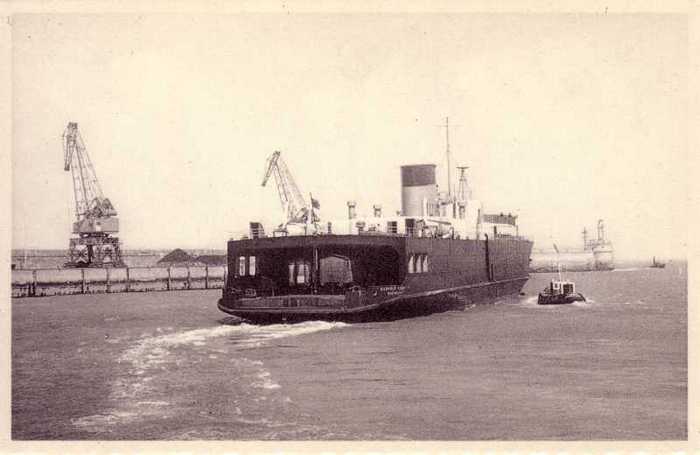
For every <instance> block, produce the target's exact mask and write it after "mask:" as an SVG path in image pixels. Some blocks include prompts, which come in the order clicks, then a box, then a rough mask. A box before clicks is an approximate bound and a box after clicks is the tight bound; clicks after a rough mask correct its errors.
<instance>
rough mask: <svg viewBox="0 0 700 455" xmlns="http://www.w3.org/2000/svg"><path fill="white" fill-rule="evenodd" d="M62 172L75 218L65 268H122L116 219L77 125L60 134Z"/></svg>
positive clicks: (71, 125) (117, 220) (68, 127)
mask: <svg viewBox="0 0 700 455" xmlns="http://www.w3.org/2000/svg"><path fill="white" fill-rule="evenodd" d="M63 152H64V158H65V160H64V166H63V170H65V171H70V172H71V174H72V177H73V194H74V196H75V218H76V221H75V222H74V223H73V231H72V234H73V236H72V237H71V238H70V240H69V248H68V262H67V263H66V264H65V265H66V267H123V266H124V263H123V261H122V257H121V251H120V249H119V238H117V237H114V236H113V234H116V233H118V232H119V219H118V218H117V211H116V210H115V209H114V206H113V205H112V203H111V202H110V201H109V199H107V198H106V197H104V195H103V194H102V188H100V183H99V182H98V180H97V174H95V169H94V168H93V166H92V162H91V161H90V157H89V156H88V153H87V149H86V148H85V144H84V143H83V138H82V137H81V136H80V132H79V131H78V124H77V123H75V122H70V123H68V126H67V127H66V130H65V132H64V133H63Z"/></svg>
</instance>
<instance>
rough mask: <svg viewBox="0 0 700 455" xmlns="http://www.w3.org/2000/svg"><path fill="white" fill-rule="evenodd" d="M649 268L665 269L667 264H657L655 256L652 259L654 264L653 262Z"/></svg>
mask: <svg viewBox="0 0 700 455" xmlns="http://www.w3.org/2000/svg"><path fill="white" fill-rule="evenodd" d="M649 267H651V268H652V269H663V268H664V267H666V263H665V262H657V261H656V256H654V257H653V258H652V262H651V265H650V266H649Z"/></svg>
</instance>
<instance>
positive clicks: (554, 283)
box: [537, 245, 586, 305]
mask: <svg viewBox="0 0 700 455" xmlns="http://www.w3.org/2000/svg"><path fill="white" fill-rule="evenodd" d="M554 250H555V251H556V252H557V256H558V255H559V248H557V246H556V245H554ZM557 273H558V274H559V279H558V280H551V281H550V282H549V286H547V287H546V288H544V290H542V292H540V294H539V295H538V296H537V303H538V304H539V305H565V304H567V303H574V302H585V301H586V298H585V297H584V296H583V294H581V293H580V292H576V285H575V284H574V282H573V281H569V280H562V278H561V264H560V263H559V261H558V260H557Z"/></svg>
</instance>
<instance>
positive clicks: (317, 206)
mask: <svg viewBox="0 0 700 455" xmlns="http://www.w3.org/2000/svg"><path fill="white" fill-rule="evenodd" d="M309 196H311V193H309ZM311 207H313V208H315V209H320V208H321V203H320V202H318V200H317V199H314V197H313V196H311Z"/></svg>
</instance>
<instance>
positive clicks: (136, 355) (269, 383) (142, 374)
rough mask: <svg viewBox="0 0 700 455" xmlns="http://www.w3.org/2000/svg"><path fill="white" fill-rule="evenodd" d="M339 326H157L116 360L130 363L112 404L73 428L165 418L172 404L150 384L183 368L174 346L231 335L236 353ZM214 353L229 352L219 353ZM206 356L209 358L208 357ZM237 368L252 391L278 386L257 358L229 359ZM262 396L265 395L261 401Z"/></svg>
mask: <svg viewBox="0 0 700 455" xmlns="http://www.w3.org/2000/svg"><path fill="white" fill-rule="evenodd" d="M345 325H346V324H344V323H340V322H337V323H331V322H324V321H310V322H305V323H301V324H276V325H268V326H256V325H251V324H240V325H235V326H233V325H220V326H215V327H207V328H203V329H194V330H186V331H181V332H174V333H163V329H161V328H158V329H157V333H158V335H156V336H142V337H141V339H140V340H139V341H138V342H137V343H136V344H135V345H134V346H133V347H131V348H129V349H127V350H126V351H124V352H123V353H122V355H121V356H120V357H119V358H118V359H117V362H119V363H126V364H129V368H128V370H127V371H125V375H124V376H122V377H120V378H117V379H115V380H114V381H113V383H112V387H111V388H112V390H111V393H110V399H111V401H113V402H114V403H115V404H116V406H115V408H114V409H112V410H111V411H110V412H106V413H102V414H95V415H90V416H85V417H81V418H78V419H74V420H73V425H75V426H76V427H79V428H81V429H83V430H86V431H91V432H104V431H110V427H113V426H115V425H123V424H127V423H131V422H133V421H134V420H137V419H142V418H144V417H148V416H163V417H165V416H167V415H168V412H173V411H169V408H172V406H171V403H169V402H168V401H164V400H163V399H161V398H163V397H162V396H161V395H162V391H159V390H158V388H157V384H154V381H153V378H154V376H153V375H154V374H155V375H158V374H159V373H161V374H162V372H163V371H166V370H167V367H166V365H172V364H175V366H178V367H179V366H182V365H183V364H186V359H183V358H181V356H178V355H177V351H174V350H173V349H174V348H178V347H187V346H191V347H202V346H206V345H207V342H208V341H210V340H211V339H214V338H219V337H225V336H227V337H230V338H231V339H232V341H234V347H235V348H237V349H238V350H240V349H249V348H254V347H257V346H261V345H262V344H264V343H265V342H267V341H270V340H275V339H279V338H284V337H293V336H299V335H305V334H310V333H314V332H321V331H326V330H332V329H335V328H339V327H343V326H345ZM215 352H218V353H222V354H223V353H228V352H227V351H222V350H220V349H218V350H215ZM209 357H210V358H211V356H209ZM230 360H231V361H232V362H234V363H235V364H236V365H237V366H238V367H240V368H243V369H244V370H253V372H252V374H253V381H252V383H251V384H250V386H251V387H252V388H256V389H263V390H268V391H271V390H275V389H279V388H280V387H281V386H280V385H279V384H277V383H276V382H274V381H273V380H272V379H271V377H270V372H268V371H267V370H265V369H264V368H263V363H262V362H261V361H259V360H249V359H246V358H231V359H230ZM261 398H265V397H261Z"/></svg>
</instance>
